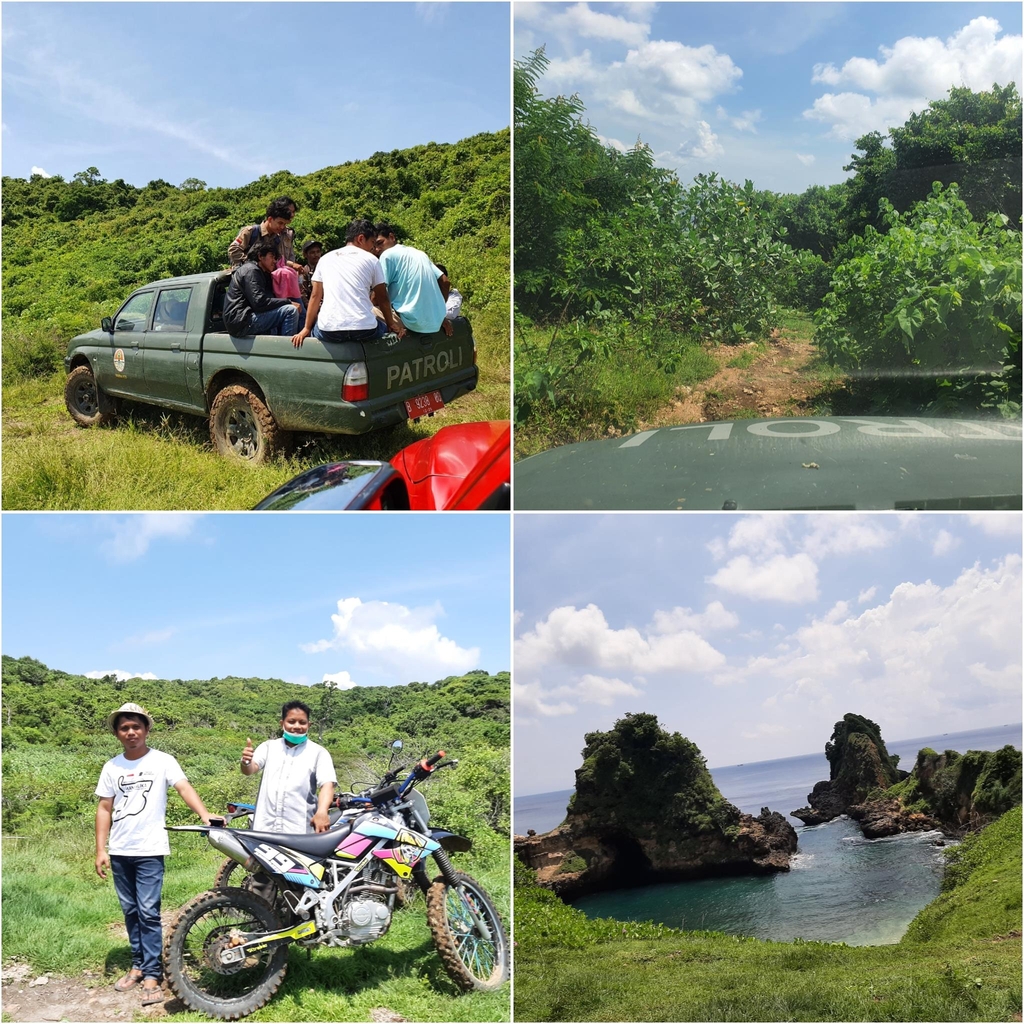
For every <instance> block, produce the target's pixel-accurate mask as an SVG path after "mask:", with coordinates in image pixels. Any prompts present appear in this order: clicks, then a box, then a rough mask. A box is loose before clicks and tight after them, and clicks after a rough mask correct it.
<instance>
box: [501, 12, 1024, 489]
mask: <svg viewBox="0 0 1024 1024" xmlns="http://www.w3.org/2000/svg"><path fill="white" fill-rule="evenodd" d="M515 46H516V53H517V58H518V59H517V63H516V69H515V195H516V203H515V219H516V222H515V301H516V313H517V317H516V339H515V415H516V455H517V457H518V458H519V459H522V458H523V457H524V456H531V455H535V454H537V453H540V452H545V451H547V450H550V449H552V448H555V447H557V446H560V445H566V444H571V443H572V444H575V443H576V442H580V441H588V440H595V439H604V440H605V442H606V443H607V444H608V445H612V444H615V443H616V442H618V443H621V444H626V443H628V442H630V441H634V438H635V435H638V434H644V433H645V432H648V431H657V432H658V434H659V435H660V434H661V432H663V431H664V430H670V429H672V428H679V427H687V426H690V425H695V424H700V423H733V424H734V425H735V429H734V430H733V431H732V437H733V438H739V437H744V438H748V437H750V436H754V437H758V436H760V437H762V438H768V439H770V438H771V437H772V436H773V435H776V436H777V435H779V434H780V433H781V434H786V433H787V431H786V430H785V429H782V430H780V429H779V428H777V427H775V426H773V424H774V423H776V422H777V421H779V420H785V419H787V418H790V417H809V418H811V419H812V420H814V421H816V422H817V423H819V424H820V423H824V424H825V425H826V426H825V428H822V427H811V428H808V430H807V431H804V432H803V433H804V435H805V436H806V435H811V436H819V437H821V438H833V440H832V441H830V442H829V444H832V445H835V444H841V443H845V440H846V438H847V437H849V438H850V439H851V443H854V442H855V441H856V440H857V437H858V435H860V436H861V437H863V435H864V433H865V431H864V430H863V429H862V428H864V427H865V426H867V427H868V430H867V434H868V435H871V434H872V430H871V429H870V420H871V418H873V417H889V418H892V419H893V420H896V421H898V422H896V423H892V422H890V425H889V427H888V436H889V438H890V439H891V441H892V444H893V445H894V446H895V449H894V450H898V448H899V445H898V442H899V439H900V437H901V436H902V435H913V436H914V437H915V438H920V437H921V427H920V426H919V421H920V420H921V418H922V417H924V418H926V419H927V420H928V423H929V424H930V427H929V429H930V430H932V431H934V434H933V435H931V436H933V437H934V436H939V437H945V438H946V439H947V440H948V441H951V442H953V447H956V442H957V440H958V438H960V437H962V436H963V430H967V431H968V432H975V431H976V427H974V426H971V427H966V426H965V427H963V428H961V427H959V426H956V425H955V424H957V423H959V422H960V421H964V420H966V421H969V422H970V423H973V424H978V423H979V422H982V421H983V422H984V423H985V424H986V425H987V426H988V428H989V430H990V431H991V432H992V434H993V439H992V445H993V446H999V445H1001V444H1003V439H1008V443H1009V444H1010V445H1012V446H1014V447H1015V448H1016V454H1015V455H1014V456H1010V457H1008V458H1007V460H1006V464H1007V465H1009V466H1013V465H1014V464H1015V462H1016V463H1017V464H1019V460H1020V453H1019V446H1018V442H1019V437H1020V434H1019V429H1018V425H1019V421H1020V409H1021V406H1020V397H1021V396H1020V391H1021V356H1020V335H1021V234H1020V228H1021V190H1020V182H1021V103H1020V96H1019V94H1018V84H1019V82H1018V77H1019V71H1020V67H1021V53H1022V51H1021V8H1020V6H1019V5H1011V4H983V5H977V4H959V3H951V4H929V3H922V4H872V5H871V6H870V8H867V7H864V6H862V5H857V4H776V3H772V4H729V5H720V4H663V5H629V4H613V5H596V4H595V5H587V4H573V5H562V4H525V5H517V7H516V34H515ZM865 418H867V420H865ZM754 421H761V423H760V424H759V425H756V426H753V425H752V424H753V423H754ZM935 421H939V422H938V423H936V422H935ZM944 424H948V427H947V426H945V425H944ZM748 428H749V429H748ZM833 428H834V429H833ZM750 430H753V435H751V434H750ZM836 430H838V431H839V433H838V434H835V431H836ZM879 431H881V435H880V434H879ZM901 431H902V435H901ZM712 433H713V432H712ZM707 434H708V431H699V432H697V434H694V433H693V432H692V431H690V432H687V431H685V430H684V431H677V432H676V433H675V435H674V438H673V440H672V443H673V444H677V445H683V444H684V443H687V444H688V443H691V442H693V441H696V440H697V438H698V437H699V438H700V439H703V440H705V441H706V440H708V438H707V437H706V436H705V435H707ZM874 435H875V436H876V437H877V436H884V435H885V428H883V427H879V428H878V430H876V431H874ZM647 436H650V435H647ZM654 440H655V442H656V443H654V444H652V443H651V441H648V440H644V439H641V441H639V442H635V441H634V443H635V444H637V445H641V447H636V448H630V449H629V451H632V452H633V454H634V455H636V454H637V453H638V452H640V451H643V450H644V449H643V447H642V445H645V444H651V448H650V449H648V450H654V448H656V447H657V444H658V443H662V442H663V443H664V444H668V443H669V441H668V439H662V438H660V437H658V438H655V439H654ZM680 450H681V451H682V449H680ZM711 450H712V449H710V448H709V447H708V446H707V445H706V444H705V446H704V447H703V448H701V455H702V456H703V457H704V458H705V459H706V458H707V455H708V454H710V452H711ZM730 450H731V449H730V448H729V447H728V444H727V443H724V444H722V445H720V446H719V447H718V449H717V450H715V451H716V454H722V453H728V452H729V451H730ZM758 450H759V451H762V452H767V451H768V449H765V448H764V447H762V448H761V449H758ZM957 450H959V449H957ZM953 454H954V452H953V451H952V450H951V451H950V452H949V453H948V455H949V459H950V460H952V456H953ZM688 457H689V456H687V455H686V454H685V453H683V454H682V455H680V458H681V459H683V461H684V462H685V460H686V459H687V458H688ZM971 457H976V453H971ZM677 461H678V460H677ZM725 461H726V460H725V459H721V460H720V462H721V463H724V462H725ZM961 461H962V462H963V465H965V466H966V465H967V462H968V461H969V459H966V458H965V459H963V460H961ZM801 463H802V464H803V463H805V464H808V466H810V467H811V468H819V469H822V470H823V471H824V470H825V466H824V464H823V463H821V462H820V460H817V459H815V458H814V457H813V449H807V450H805V451H803V453H802V458H801ZM765 465H767V463H765ZM617 469H618V470H619V472H620V473H622V474H625V476H626V477H627V478H628V477H629V476H630V475H631V474H633V473H635V472H640V470H638V469H637V468H636V467H635V466H634V464H632V463H630V464H627V463H625V462H624V461H623V462H622V463H621V465H619V466H618V467H617ZM957 469H958V466H957V464H956V463H954V462H952V461H950V467H949V468H948V469H947V470H946V472H947V473H948V475H949V476H950V477H954V478H955V475H956V471H957ZM538 472H539V470H538ZM560 472H561V473H562V476H563V480H568V478H569V477H570V476H571V473H569V474H568V475H567V473H566V467H562V468H561V470H560ZM702 472H703V470H702ZM812 475H813V474H807V473H804V474H803V476H802V477H801V476H800V475H799V474H798V475H797V477H796V478H795V481H794V487H795V488H796V489H797V490H798V491H799V490H800V489H801V487H802V486H803V484H802V483H801V481H802V480H803V481H806V480H807V478H808V477H809V476H812ZM516 479H517V488H518V487H519V483H520V476H519V475H518V474H517V478H516ZM1018 480H1019V471H1018V472H1017V473H1016V474H1013V473H1011V474H1010V476H1009V477H1008V478H1007V479H1006V480H1004V481H1003V486H998V481H996V482H995V483H994V484H993V487H994V491H993V493H1001V494H1003V495H1004V496H1005V495H1019V492H1020V485H1019V482H1018ZM606 483H607V481H606ZM626 484H628V479H627V480H626V482H625V484H624V486H625V485H626ZM708 486H709V487H713V486H714V484H713V480H711V481H710V482H709V485H708ZM527 491H528V488H527V487H524V488H523V489H522V491H520V490H517V492H516V493H517V499H516V501H517V505H518V504H519V498H518V495H520V494H521V493H522V494H523V495H524V496H525V495H526V493H527ZM682 493H683V492H682V491H680V494H682ZM963 496H964V495H963V494H962V493H958V492H957V488H956V486H955V484H954V485H953V486H952V490H951V491H950V493H948V494H945V495H941V496H937V495H932V497H941V498H943V499H954V498H959V497H963ZM904 497H905V498H906V499H907V500H910V501H913V500H914V496H912V495H906V496H904ZM837 500H841V499H837ZM790 503H791V504H792V503H799V495H797V494H794V495H792V496H790ZM524 507H526V506H524ZM548 507H550V506H548ZM563 507H564V506H563ZM567 507H586V506H585V503H582V502H578V503H574V502H573V501H571V500H570V501H569V502H568V504H567ZM719 507H721V506H719Z"/></svg>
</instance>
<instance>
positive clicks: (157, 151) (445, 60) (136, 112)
mask: <svg viewBox="0 0 1024 1024" xmlns="http://www.w3.org/2000/svg"><path fill="white" fill-rule="evenodd" d="M261 69H262V71H261ZM508 124H509V8H508V5H507V4H503V3H456V4H451V3H286V4H282V3H249V2H241V3H185V4H182V3H124V4H95V3H52V4H51V3H5V4H4V5H3V173H4V174H5V175H8V176H13V177H19V178H27V177H28V176H29V175H30V174H31V173H32V170H33V168H37V169H39V170H41V171H43V172H45V173H47V174H51V175H52V174H60V175H63V176H64V177H65V178H67V179H70V178H71V177H72V175H74V174H75V173H76V172H78V171H81V170H84V169H85V168H87V167H91V166H92V167H97V168H99V170H100V172H101V173H102V175H103V176H104V177H105V178H107V179H109V180H113V179H115V178H124V179H125V181H127V182H129V183H130V184H132V185H138V186H142V185H145V184H146V183H147V182H148V181H150V180H152V179H154V178H163V179H165V180H167V181H169V182H170V183H171V184H173V185H178V184H180V183H181V182H182V181H184V180H185V179H186V178H200V179H201V180H203V181H205V182H206V183H207V184H208V185H210V186H228V187H234V186H239V185H244V184H247V183H248V182H250V181H253V180H255V179H256V178H258V177H259V176H260V175H262V174H272V173H273V172H275V171H279V170H289V171H292V172H293V173H295V174H306V173H308V172H310V171H315V170H318V169H319V168H321V167H327V166H330V165H333V164H340V163H343V162H344V161H346V160H361V159H364V158H366V157H368V156H371V155H372V154H373V153H375V152H377V151H379V150H385V151H387V150H392V149H403V148H405V147H408V146H415V145H420V144H423V143H427V142H455V141H457V140H458V139H462V138H465V137H466V136H469V135H475V134H476V133H478V132H484V131H497V130H499V129H501V128H504V127H507V126H508Z"/></svg>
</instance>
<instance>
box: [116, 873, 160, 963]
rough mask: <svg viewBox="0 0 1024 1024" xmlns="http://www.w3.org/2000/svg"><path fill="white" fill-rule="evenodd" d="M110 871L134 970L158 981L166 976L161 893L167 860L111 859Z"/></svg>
mask: <svg viewBox="0 0 1024 1024" xmlns="http://www.w3.org/2000/svg"><path fill="white" fill-rule="evenodd" d="M110 870H111V874H112V875H113V876H114V889H115V891H116V892H117V898H118V900H120V902H121V909H122V910H123V911H124V926H125V928H127V929H128V941H129V942H130V943H131V946H132V970H135V971H142V976H143V977H144V978H156V979H157V981H159V980H160V979H161V978H162V977H163V969H162V967H161V965H160V953H161V949H162V947H163V933H162V931H161V928H160V890H161V889H162V888H163V885H164V859H163V857H114V856H112V857H111V858H110Z"/></svg>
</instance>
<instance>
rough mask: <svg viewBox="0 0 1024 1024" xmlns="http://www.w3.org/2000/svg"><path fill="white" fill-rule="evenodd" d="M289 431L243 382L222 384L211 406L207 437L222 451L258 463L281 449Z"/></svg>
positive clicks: (229, 455)
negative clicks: (282, 427)
mask: <svg viewBox="0 0 1024 1024" xmlns="http://www.w3.org/2000/svg"><path fill="white" fill-rule="evenodd" d="M288 438H289V435H288V431H286V430H282V429H281V428H280V427H279V426H278V425H277V420H275V419H274V416H273V414H272V413H271V411H270V410H269V409H268V408H267V406H266V403H265V402H264V401H263V399H262V398H260V396H259V395H258V394H256V392H255V391H253V390H252V388H249V387H247V386H246V385H245V384H229V385H228V386H227V387H225V388H221V390H220V391H218V392H217V397H216V398H214V400H213V404H212V405H211V406H210V440H211V441H212V442H213V447H214V448H216V450H217V451H218V452H219V453H220V454H221V455H226V456H227V457H228V458H233V459H240V460H242V461H243V462H248V463H251V464H252V465H254V466H259V465H261V464H262V463H264V462H266V461H267V460H268V459H271V458H273V457H274V456H275V455H277V454H278V453H280V452H283V451H284V450H285V448H286V447H287V444H288Z"/></svg>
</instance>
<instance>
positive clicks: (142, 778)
mask: <svg viewBox="0 0 1024 1024" xmlns="http://www.w3.org/2000/svg"><path fill="white" fill-rule="evenodd" d="M184 778H185V773H184V772H183V771H182V770H181V766H180V765H179V764H178V762H177V761H176V760H175V759H174V758H173V757H171V755H170V754H165V753H164V752H163V751H162V750H150V751H149V752H148V753H147V754H145V755H144V756H143V757H140V758H137V759H136V760H134V761H130V760H128V758H127V757H125V756H124V754H118V755H117V757H112V758H111V759H110V760H109V761H108V762H107V763H106V764H105V765H104V766H103V771H102V772H100V781H99V782H98V783H97V784H96V795H97V796H99V797H111V796H112V797H113V798H114V810H113V815H112V817H111V824H110V839H109V841H108V843H107V852H108V853H109V854H110V855H111V856H114V857H166V856H167V855H168V854H169V853H170V852H171V844H170V843H169V842H168V840H167V832H166V830H165V829H164V824H165V821H166V813H167V790H168V789H170V788H171V787H172V786H175V785H177V784H178V783H179V782H181V780H182V779H184Z"/></svg>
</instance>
